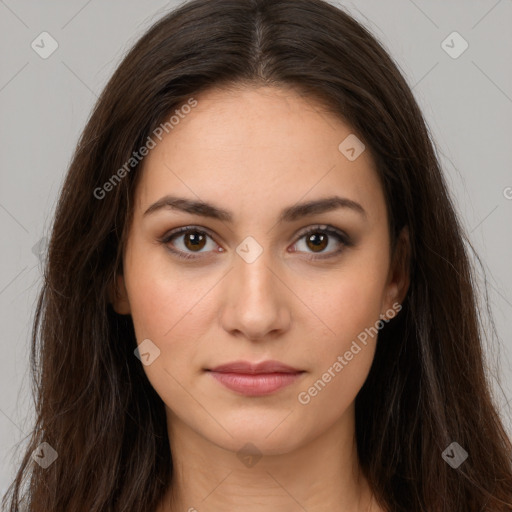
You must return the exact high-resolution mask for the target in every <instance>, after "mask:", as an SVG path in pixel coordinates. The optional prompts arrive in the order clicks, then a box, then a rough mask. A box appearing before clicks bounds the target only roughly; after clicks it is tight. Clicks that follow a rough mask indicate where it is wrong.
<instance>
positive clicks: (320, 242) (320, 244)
mask: <svg viewBox="0 0 512 512" xmlns="http://www.w3.org/2000/svg"><path fill="white" fill-rule="evenodd" d="M302 239H305V240H304V246H305V247H306V249H311V250H312V251H313V253H314V254H318V253H322V254H321V255H320V256H313V257H310V258H309V259H312V260H316V259H324V258H330V257H332V256H336V255H338V254H339V253H340V252H342V251H343V248H344V247H351V246H352V245H353V244H352V242H351V240H350V238H349V237H348V236H347V235H346V234H345V233H343V232H342V231H340V230H338V229H336V228H334V227H331V226H327V225H323V226H315V227H312V228H309V229H308V230H307V231H306V232H303V233H302V234H301V236H300V238H299V241H298V242H296V244H295V245H300V241H301V240H302ZM331 239H334V240H335V242H337V244H338V245H340V246H341V248H338V249H337V250H334V251H332V250H331V251H324V250H325V248H326V247H329V246H332V245H333V244H332V243H331ZM334 245H336V243H334ZM293 252H297V249H294V250H293ZM306 252H307V251H306ZM324 252H325V254H324Z"/></svg>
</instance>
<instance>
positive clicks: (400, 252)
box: [381, 226, 411, 315]
mask: <svg viewBox="0 0 512 512" xmlns="http://www.w3.org/2000/svg"><path fill="white" fill-rule="evenodd" d="M410 254H411V246H410V239H409V229H408V227H407V226H404V227H403V228H402V230H401V231H400V234H399V235H398V239H397V242H396V246H395V251H394V254H393V257H392V261H391V265H390V269H389V274H388V282H387V284H386V291H385V297H384V303H383V307H384V311H382V312H381V314H382V315H385V314H386V311H387V310H389V309H394V308H393V305H396V304H402V302H403V301H404V299H405V296H406V295H407V291H408V289H409V285H410Z"/></svg>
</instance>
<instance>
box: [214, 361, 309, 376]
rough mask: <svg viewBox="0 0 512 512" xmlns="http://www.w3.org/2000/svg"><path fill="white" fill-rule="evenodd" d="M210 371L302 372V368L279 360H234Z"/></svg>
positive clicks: (246, 372)
mask: <svg viewBox="0 0 512 512" xmlns="http://www.w3.org/2000/svg"><path fill="white" fill-rule="evenodd" d="M210 371H213V372H218V373H244V374H249V375H251V374H260V373H301V370H298V369H297V368H293V367H291V366H288V365H286V364H284V363H281V362H279V361H263V362H261V363H250V362H247V361H233V362H232V363H227V364H221V365H220V366H216V367H215V368H212V369H211V370H210Z"/></svg>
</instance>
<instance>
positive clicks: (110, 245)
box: [3, 0, 512, 512]
mask: <svg viewBox="0 0 512 512" xmlns="http://www.w3.org/2000/svg"><path fill="white" fill-rule="evenodd" d="M240 84H242V85H247V86H251V85H270V86H291V87H293V88H295V89H296V90H297V91H299V92H300V93H301V94H303V95H304V97H305V98H311V99H314V100H315V101H318V102H322V103H323V104H324V105H326V106H327V107H328V108H329V109H330V110H331V111H332V112H334V113H336V114H337V115H339V116H340V118H342V119H343V120H345V121H346V122H347V123H348V124H349V125H350V126H351V127H352V129H353V131H354V132H355V133H357V134H358V137H360V138H361V139H362V140H363V141H364V143H365V144H366V145H367V147H368V148H369V149H370V150H371V153H372V155H373V157H374V159H375V162H376V165H377V169H378V173H379V176H380V179H381V182H382V185H383V189H384V192H385V197H386V202H387V208H388V212H389V218H390V222H389V229H390V234H391V240H392V249H393V250H394V248H395V242H396V240H397V236H398V234H399V232H400V230H401V229H402V228H403V227H404V226H407V228H408V230H409V234H410V244H411V262H410V279H411V281H410V282H411V284H410V288H409V291H408V294H407V296H406V298H405V301H404V303H403V309H402V311H401V312H400V314H399V315H398V316H397V317H396V318H395V319H394V320H393V321H392V322H389V323H388V324H387V325H386V326H385V327H383V328H382V330H381V331H380V334H379V343H378V344H377V351H376V354H375V359H374V362H373V365H372V367H371V370H370V373H369V376H368V379H367V381H366V382H365V384H364V386H363V388H362V389H361V390H360V392H359V394H358V396H357V398H356V433H357V447H358V454H359V459H360V464H361V467H362V470H363V471H364V474H365V476H366V477H367V479H368V481H369V483H370V485H371V487H372V488H373V490H374V492H375V494H376V496H377V498H378V501H379V503H380V504H381V505H382V506H383V507H384V508H386V509H387V510H390V511H393V512H420V511H421V512H424V511H428V512H458V511H460V512H481V511H493V512H498V511H504V510H510V508H511V507H512V468H511V465H512V464H511V454H512V447H511V443H510V440H509V438H508V437H507V434H506V431H505V430H504V427H503V425H502V422H501V420H500V417H499V415H498V412H497V408H496V406H495V404H494V403H493V401H492V398H491V395H490V382H489V381H488V380H487V375H486V373H485V367H484V361H483V353H482V340H483V338H484V332H483V331H482V332H481V331H480V329H481V318H480V313H479V304H478V302H477V296H476V289H477V284H476V272H475V270H474V269H473V267H472V264H471V263H470V258H469V251H468V249H471V251H473V249H472V246H471V244H470V242H469V240H468V237H467V235H466V234H465V233H464V230H463V228H462V226H461V223H460V220H459V218H458V216H457V214H456V212H455V208H454V206H453V203H452V200H451V198H450V196H449V194H448V191H447V186H446V183H445V179H444V177H443V174H442V171H441V169H440V164H439V162H438V159H437V156H436V152H435V149H434V143H433V142H432V141H431V139H430V134H429V131H428V128H427V126H426V124H425V121H424V120H423V117H422V114H421V112H420V110H419V108H418V105H417V103H416V101H415V99H414V97H413V95H412V93H411V90H410V88H409V87H408V85H407V83H406V81H405V80H404V78H403V77H402V75H401V74H400V72H399V70H398V69H397V66H396V65H395V63H394V62H393V61H392V59H391V58H390V56H389V55H388V54H387V53H386V51H385V50H384V49H383V48H382V47H381V45H380V44H379V43H378V42H377V41H376V40H375V38H374V37H373V36H372V35H371V34H370V33H369V32H368V31H367V30H366V29H365V28H364V27H362V26H361V25H360V24H358V23H357V22H356V21H354V20H353V19H352V18H351V17H350V16H349V15H347V14H346V13H345V12H343V11H342V10H341V9H338V8H336V7H334V6H333V5H330V4H328V3H327V2H324V1H322V0H194V1H191V2H188V3H185V4H183V5H182V6H180V8H179V9H177V10H175V11H173V12H170V13H169V14H168V15H166V16H165V17H163V18H162V19H161V20H159V21H158V22H157V23H156V24H154V25H153V27H151V29H150V30H149V31H148V32H147V33H146V34H145V35H144V36H143V37H142V38H141V39H140V40H139V41H138V42H137V43H136V45H135V46H134V47H133V49H132V50H131V51H130V52H129V53H128V54H127V55H126V57H125V58H124V60H123V61H122V63H121V64H120V65H119V67H118V69H117V70H116V72H115V73H114V75H113V76H112V78H111V80H110V81H109V83H108V85H107V86H106V88H105V90H104V91H103V93H102V95H101V97H100V98H99V100H98V102H97V104H96V106H95V108H94V111H93V113H92V115H91V117H90V119H89V121H88V123H87V126H86V127H85V130H84V132H83V134H82V136H81V138H80V141H79V143H78V145H77V148H76V151H75V154H74V158H73V160H72V163H71V165H70V168H69V171H68V173H67V176H66V180H65V183H64V185H63V188H62V191H61V194H60V198H59V202H58V206H57V210H56V214H55V219H54V224H53V231H52V234H51V239H50V242H49V252H48V259H47V262H46V266H45V271H44V284H43V287H42V290H41V292H40V296H39V300H38V303H37V309H36V314H35V318H34V325H33V331H32V347H31V348H32V350H31V365H32V369H33V375H34V385H35V401H36V413H37V421H36V423H35V426H34V429H33V432H32V434H31V438H30V441H29V444H28V446H27V448H26V452H25V454H24V458H23V461H22V463H21V467H20V468H19V471H18V473H17V475H16V478H15V481H14V482H13V483H12V485H11V487H10V488H9V492H8V494H7V495H6V496H5V498H4V502H3V503H4V505H5V506H7V507H8V510H9V511H11V512H15V511H17V510H18V509H19V507H20V500H21V499H22V497H23V496H25V506H26V510H30V511H45V512H47V511H50V510H51V511H52V512H65V511H66V512H69V511H75V512H79V511H87V512H95V511H107V510H108V511H130V512H139V511H140V512H142V511H144V512H147V511H152V510H155V509H156V507H157V504H158V503H159V502H160V500H161V499H162V497H163V494H164V492H165V490H166V488H167V486H168V485H169V482H170V480H171V476H172V471H173V465H172V458H171V453H170V448H169V442H168V434H167V428H166V417H165V410H164V404H163V402H162V400H161V399H160V397H159V396H158V395H157V394H156V392H155V391H154V389H153V388H152V386H151V385H150V383H149V381H148V379H147V378H146V376H145V373H144V371H143V369H142V365H141V364H140V361H139V360H138V359H137V358H136V357H135V356H134V354H133V351H134V349H135V347H136V340H135V334H134V330H133V324H132V321H131V317H130V316H128V315H127V316H122V315H118V314H116V313H115V312H114V311H113V309H112V306H111V305H110V302H109V287H110V286H111V284H112V283H113V282H115V277H116V274H117V273H119V272H122V265H121V261H122V260H121V255H122V251H123V247H124V244H125V241H126V234H127V230H128V226H129V224H130V222H131V215H132V212H133V208H132V204H133V194H134V190H135V186H136V184H137V177H138V176H139V175H140V172H139V171H140V168H141V166H140V165H134V166H133V168H132V167H129V168H126V167H125V172H124V173H121V174H122V179H119V180H117V181H116V182H115V184H112V182H111V181H110V183H111V186H110V187H105V186H104V184H105V183H107V182H109V180H111V179H112V177H113V175H114V174H115V173H116V171H118V169H121V168H122V167H123V166H124V165H125V164H126V162H127V161H129V159H130V158H131V156H132V154H133V152H134V151H137V150H138V148H140V147H142V146H143V145H144V144H146V143H147V138H148V136H150V135H151V133H153V131H154V130H155V129H156V128H157V127H158V126H159V125H160V124H161V123H162V122H165V121H166V119H167V118H168V116H169V115H170V113H172V112H173V111H175V109H176V108H177V107H178V106H180V105H182V104H184V102H187V101H188V100H189V99H190V98H191V97H194V96H196V95H198V94H199V93H200V92H201V91H204V90H206V89H208V88H211V87H216V86H221V85H224V86H226V85H227V86H229V85H240ZM117 175H118V177H119V176H120V174H119V173H118V174H117ZM98 188H102V190H104V191H105V190H108V192H107V193H105V194H103V193H101V194H99V193H98V192H96V193H95V191H97V190H98ZM99 196H102V197H99ZM473 252H474V251H473ZM486 311H487V313H488V314H489V315H490V314H491V312H490V308H489V305H488V302H487V310H486ZM492 327H493V329H492V331H493V332H495V329H494V324H493V323H492ZM381 341H382V342H381ZM43 442H47V443H48V444H49V445H50V446H51V447H52V448H53V449H54V450H55V451H56V452H57V454H58V457H57V459H56V460H55V461H54V462H53V463H52V464H51V465H50V466H49V467H47V468H46V469H43V468H42V467H41V466H40V465H39V464H35V463H34V462H33V460H32V457H31V455H32V453H33V451H34V450H35V449H36V448H37V447H38V446H39V445H40V444H41V443H43ZM452 442H456V443H458V445H460V446H461V447H462V448H463V449H464V450H465V451H466V452H467V454H468V458H467V459H466V460H465V461H464V462H463V463H462V464H461V465H460V466H458V467H457V468H454V467H452V466H451V465H450V464H448V463H447V462H446V461H445V459H444V458H443V456H442V453H443V452H444V451H445V449H447V448H448V447H449V445H451V443H452ZM452 447H453V445H452Z"/></svg>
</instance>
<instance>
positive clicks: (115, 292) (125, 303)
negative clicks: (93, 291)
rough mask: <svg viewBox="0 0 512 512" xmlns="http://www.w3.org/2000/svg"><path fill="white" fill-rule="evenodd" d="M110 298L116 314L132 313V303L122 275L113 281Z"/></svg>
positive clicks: (109, 290) (109, 293)
mask: <svg viewBox="0 0 512 512" xmlns="http://www.w3.org/2000/svg"><path fill="white" fill-rule="evenodd" d="M108 297H109V301H110V303H111V304H112V307H113V308H114V311H115V312H116V313H118V314H119V315H129V314H130V313H131V308H130V301H129V300H128V293H127V291H126V286H125V283H124V276H123V275H122V274H119V275H116V276H115V278H114V280H113V281H111V283H110V286H109V289H108Z"/></svg>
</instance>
